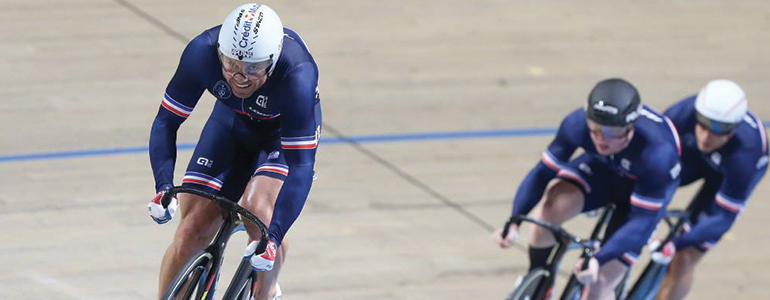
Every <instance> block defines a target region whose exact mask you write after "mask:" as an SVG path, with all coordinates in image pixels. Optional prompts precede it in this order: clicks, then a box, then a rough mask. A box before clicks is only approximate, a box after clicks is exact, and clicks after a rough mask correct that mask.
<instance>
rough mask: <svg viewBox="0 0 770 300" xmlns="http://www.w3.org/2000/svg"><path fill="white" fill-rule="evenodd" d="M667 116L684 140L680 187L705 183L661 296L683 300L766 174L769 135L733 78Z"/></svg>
mask: <svg viewBox="0 0 770 300" xmlns="http://www.w3.org/2000/svg"><path fill="white" fill-rule="evenodd" d="M665 114H666V116H668V117H669V118H671V120H672V121H673V122H674V125H676V127H677V128H678V129H679V134H680V140H681V141H682V182H681V185H688V184H690V183H692V182H694V181H696V180H698V179H701V178H702V179H704V182H703V188H701V190H700V192H699V193H698V194H697V195H696V197H695V199H694V200H693V201H695V202H694V203H693V206H692V207H693V211H692V214H691V216H692V217H691V218H692V219H691V223H692V224H690V225H691V226H686V227H685V233H684V234H683V235H681V236H679V237H676V238H675V239H674V240H673V243H672V245H671V246H674V247H675V249H676V252H675V254H673V260H672V261H671V264H670V265H669V268H668V271H667V273H666V276H665V277H664V279H663V281H662V282H661V286H660V291H659V293H658V295H657V299H683V298H684V297H685V296H686V295H687V292H688V291H689V290H690V287H691V286H692V281H693V278H694V275H695V272H694V269H695V266H696V265H697V264H698V262H699V261H700V260H701V259H702V258H703V256H704V255H705V253H706V251H708V250H709V249H710V248H711V247H713V246H714V245H715V244H716V243H717V242H718V241H719V239H720V238H721V237H722V235H724V233H725V232H727V231H728V230H729V229H730V227H731V226H732V225H733V223H734V222H735V219H736V218H737V217H738V214H740V212H741V211H742V210H743V209H744V207H745V206H746V201H747V200H748V198H749V196H750V195H751V192H752V191H753V190H754V187H756V185H757V183H758V182H759V180H760V179H761V178H762V177H763V176H764V174H765V171H767V162H768V148H767V147H768V144H767V133H766V132H765V126H764V125H763V124H762V120H761V119H760V118H758V117H757V116H756V115H754V114H752V113H751V112H749V111H748V103H747V102H746V94H745V93H744V91H743V89H741V87H740V86H738V85H737V84H735V83H734V82H732V81H730V80H724V79H720V80H714V81H711V82H709V83H708V84H707V85H706V86H705V87H704V88H703V89H701V91H700V92H699V93H698V94H697V95H693V96H690V97H688V98H685V99H684V100H682V101H680V102H678V103H676V104H674V105H673V106H671V107H670V108H669V109H668V110H667V111H666V113H665ZM688 227H689V228H688Z"/></svg>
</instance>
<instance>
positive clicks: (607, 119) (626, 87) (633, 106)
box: [586, 78, 641, 126]
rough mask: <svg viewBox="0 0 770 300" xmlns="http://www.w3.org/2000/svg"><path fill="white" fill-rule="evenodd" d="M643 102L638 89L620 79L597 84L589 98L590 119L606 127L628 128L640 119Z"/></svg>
mask: <svg viewBox="0 0 770 300" xmlns="http://www.w3.org/2000/svg"><path fill="white" fill-rule="evenodd" d="M640 105H641V100H640V98H639V92H638V91H637V90H636V88H635V87H634V86H633V85H631V84H630V83H628V81H625V80H623V79H620V78H612V79H606V80H603V81H601V82H599V83H597V84H596V86H595V87H594V89H593V90H591V94H590V95H589V96H588V105H587V106H586V115H587V116H588V119H590V120H591V121H594V122H596V123H599V124H600V125H604V126H626V125H629V124H632V123H634V121H636V119H637V118H638V117H639V106H640Z"/></svg>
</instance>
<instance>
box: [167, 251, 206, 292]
mask: <svg viewBox="0 0 770 300" xmlns="http://www.w3.org/2000/svg"><path fill="white" fill-rule="evenodd" d="M212 257H213V256H212V255H211V253H208V252H205V251H200V252H198V253H196V254H195V255H194V256H193V258H191V259H190V260H188V261H187V263H186V264H185V265H184V267H182V269H181V270H179V273H177V274H176V277H174V280H173V281H171V284H170V285H169V286H168V289H167V290H166V292H165V293H164V294H163V297H161V299H162V300H177V299H183V300H188V299H204V298H205V297H206V296H207V295H206V294H207V293H206V288H207V287H206V283H207V281H209V280H207V279H208V278H209V276H211V274H210V272H209V271H210V270H211V267H212V265H213V264H212ZM213 276H216V275H213ZM193 295H195V298H193Z"/></svg>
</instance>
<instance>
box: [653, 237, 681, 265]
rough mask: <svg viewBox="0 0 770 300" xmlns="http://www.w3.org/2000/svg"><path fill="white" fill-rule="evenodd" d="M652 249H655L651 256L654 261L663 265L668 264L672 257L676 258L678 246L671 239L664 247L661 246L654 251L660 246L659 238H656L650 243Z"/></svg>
mask: <svg viewBox="0 0 770 300" xmlns="http://www.w3.org/2000/svg"><path fill="white" fill-rule="evenodd" d="M649 246H650V250H653V252H652V254H650V258H651V259H652V261H654V262H656V263H659V264H662V265H668V264H669V263H670V262H671V259H673V258H674V254H675V253H676V247H675V246H674V242H671V241H669V242H668V243H666V244H665V245H663V247H660V249H658V251H654V250H655V249H657V248H658V247H659V246H660V241H659V240H654V241H652V242H651V243H650V245H649Z"/></svg>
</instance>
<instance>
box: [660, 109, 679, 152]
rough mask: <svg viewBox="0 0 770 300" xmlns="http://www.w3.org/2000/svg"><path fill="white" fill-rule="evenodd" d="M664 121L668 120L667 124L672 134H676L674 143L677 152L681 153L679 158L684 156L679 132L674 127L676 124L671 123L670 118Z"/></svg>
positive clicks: (665, 118)
mask: <svg viewBox="0 0 770 300" xmlns="http://www.w3.org/2000/svg"><path fill="white" fill-rule="evenodd" d="M663 119H664V120H666V124H668V128H669V129H671V132H672V133H673V134H674V142H676V150H677V151H678V152H677V153H679V156H682V143H681V142H680V141H679V131H677V130H676V126H674V123H673V122H671V119H669V118H668V117H665V116H664V117H663Z"/></svg>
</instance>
